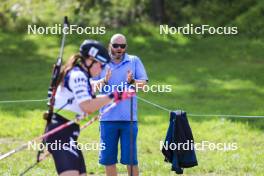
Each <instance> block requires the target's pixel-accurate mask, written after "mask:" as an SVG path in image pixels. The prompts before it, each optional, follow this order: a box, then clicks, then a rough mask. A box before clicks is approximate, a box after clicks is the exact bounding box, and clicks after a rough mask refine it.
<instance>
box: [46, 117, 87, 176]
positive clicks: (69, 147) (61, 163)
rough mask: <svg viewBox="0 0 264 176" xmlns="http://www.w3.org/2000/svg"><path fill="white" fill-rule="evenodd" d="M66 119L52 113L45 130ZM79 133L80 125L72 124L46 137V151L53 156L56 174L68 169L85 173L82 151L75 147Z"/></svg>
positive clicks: (64, 121) (56, 125)
mask: <svg viewBox="0 0 264 176" xmlns="http://www.w3.org/2000/svg"><path fill="white" fill-rule="evenodd" d="M68 121H69V120H67V119H65V118H63V117H62V116H60V115H58V114H53V116H52V120H51V122H50V123H49V124H48V126H47V132H48V131H50V130H52V129H54V128H56V127H58V126H60V125H62V124H64V123H66V122H68ZM79 133H80V126H79V125H78V124H72V125H71V126H69V127H66V128H65V129H62V130H61V131H58V132H57V133H55V134H53V135H51V136H50V137H48V138H47V139H46V145H47V148H48V151H49V152H50V153H51V154H52V156H53V159H54V162H55V166H56V169H57V172H58V174H61V173H62V172H65V171H69V170H78V171H79V173H80V174H83V173H86V168H85V162H84V158H83V155H82V152H81V150H79V149H78V148H77V147H76V145H77V139H78V136H79Z"/></svg>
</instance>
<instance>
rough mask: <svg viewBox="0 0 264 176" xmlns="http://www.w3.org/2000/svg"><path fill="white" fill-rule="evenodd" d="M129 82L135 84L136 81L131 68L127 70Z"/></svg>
mask: <svg viewBox="0 0 264 176" xmlns="http://www.w3.org/2000/svg"><path fill="white" fill-rule="evenodd" d="M127 82H128V83H129V84H133V82H134V79H133V73H132V71H131V70H128V71H127Z"/></svg>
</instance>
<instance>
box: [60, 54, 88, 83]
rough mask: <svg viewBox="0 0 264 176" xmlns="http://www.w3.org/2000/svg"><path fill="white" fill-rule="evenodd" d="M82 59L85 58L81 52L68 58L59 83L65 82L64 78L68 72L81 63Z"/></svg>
mask: <svg viewBox="0 0 264 176" xmlns="http://www.w3.org/2000/svg"><path fill="white" fill-rule="evenodd" d="M82 59H83V57H82V56H81V55H80V54H79V53H77V54H74V55H72V56H71V57H70V58H69V59H68V61H67V62H66V63H65V64H64V65H63V67H62V70H61V73H60V79H59V81H58V84H61V83H62V84H64V81H63V80H64V77H65V75H66V74H67V72H68V71H70V70H71V69H72V68H73V67H74V66H76V65H77V64H78V63H80V62H81V60H82Z"/></svg>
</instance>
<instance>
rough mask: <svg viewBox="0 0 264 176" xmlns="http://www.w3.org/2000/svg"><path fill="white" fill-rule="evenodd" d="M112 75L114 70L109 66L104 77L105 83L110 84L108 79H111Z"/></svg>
mask: <svg viewBox="0 0 264 176" xmlns="http://www.w3.org/2000/svg"><path fill="white" fill-rule="evenodd" d="M111 76H112V71H111V69H110V68H108V69H107V70H106V75H105V78H104V83H105V84H108V81H109V79H110V77H111Z"/></svg>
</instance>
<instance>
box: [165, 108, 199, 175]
mask: <svg viewBox="0 0 264 176" xmlns="http://www.w3.org/2000/svg"><path fill="white" fill-rule="evenodd" d="M183 144H184V145H183ZM191 144H192V145H191ZM175 146H176V147H175ZM162 153H163V155H164V156H165V161H166V162H170V163H172V168H171V170H172V171H175V172H176V173H177V174H182V173H183V168H189V167H194V166H197V165H198V162H197V159H196V155H195V150H194V140H193V135H192V130H191V128H190V125H189V122H188V119H187V116H186V112H184V111H173V112H171V113H170V124H169V128H168V131H167V135H166V139H165V143H164V145H163V148H162Z"/></svg>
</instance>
